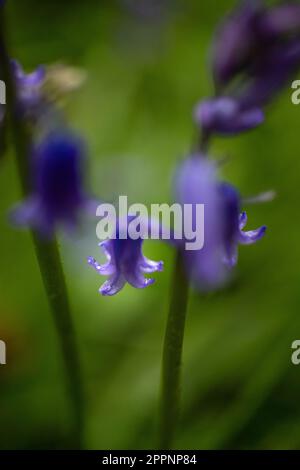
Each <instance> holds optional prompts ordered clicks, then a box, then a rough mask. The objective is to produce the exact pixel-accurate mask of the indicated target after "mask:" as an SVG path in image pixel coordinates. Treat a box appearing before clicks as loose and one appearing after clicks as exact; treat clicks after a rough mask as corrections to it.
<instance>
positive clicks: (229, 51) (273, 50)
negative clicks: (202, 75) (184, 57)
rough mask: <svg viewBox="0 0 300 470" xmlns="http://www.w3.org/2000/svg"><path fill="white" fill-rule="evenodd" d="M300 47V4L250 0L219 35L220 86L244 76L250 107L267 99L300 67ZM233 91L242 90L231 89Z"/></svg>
mask: <svg viewBox="0 0 300 470" xmlns="http://www.w3.org/2000/svg"><path fill="white" fill-rule="evenodd" d="M299 48H300V6H299V5H297V4H295V3H290V2H284V3H282V4H280V5H277V6H271V7H267V6H265V5H264V2H262V1H258V0H257V1H255V0H254V1H252V0H244V1H243V2H241V5H240V6H239V8H238V9H237V10H235V11H234V12H233V14H232V15H231V16H229V17H228V18H227V19H226V20H225V21H224V22H223V24H222V25H221V27H220V28H219V30H218V32H217V34H216V37H215V41H214V49H213V59H212V66H213V75H214V79H215V84H216V88H217V89H218V90H223V89H224V87H225V86H227V85H229V84H230V83H231V82H234V81H236V79H237V78H239V79H240V82H241V83H238V84H237V88H238V91H239V88H240V86H242V88H243V90H244V88H245V89H246V95H247V102H248V103H247V107H251V108H252V107H257V106H262V105H265V104H267V103H268V102H269V100H270V99H271V98H273V96H274V95H275V94H276V93H277V92H278V91H279V90H280V88H281V87H283V86H284V85H285V83H286V82H287V81H288V80H289V78H290V76H291V75H292V74H293V73H295V71H296V70H297V69H298V68H299V66H300V54H299ZM268 90H269V91H268ZM256 93H257V94H258V95H259V99H256ZM238 94H239V93H238ZM231 95H233V96H236V95H237V94H236V92H235V91H234V90H231ZM242 96H243V92H242ZM251 99H252V101H251Z"/></svg>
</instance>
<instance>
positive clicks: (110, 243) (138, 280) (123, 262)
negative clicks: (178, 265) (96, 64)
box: [88, 228, 163, 296]
mask: <svg viewBox="0 0 300 470" xmlns="http://www.w3.org/2000/svg"><path fill="white" fill-rule="evenodd" d="M142 246H143V239H142V238H139V239H136V240H133V239H131V238H129V236H128V238H127V239H122V238H121V237H120V229H119V228H117V229H116V237H115V238H114V239H108V240H105V241H104V242H101V243H100V247H101V248H102V250H103V252H104V254H105V255H106V257H107V263H106V264H103V265H99V264H98V263H97V261H96V260H95V259H94V258H92V257H89V258H88V263H89V264H90V265H91V266H92V267H93V268H94V269H95V270H96V271H97V272H98V274H100V275H102V276H108V277H109V278H108V280H107V281H106V282H105V283H104V284H103V285H102V286H101V287H100V289H99V292H100V293H101V294H102V295H108V296H111V295H115V294H117V293H118V292H119V291H120V290H121V289H122V288H123V287H124V285H125V284H126V282H128V283H129V284H130V285H132V286H133V287H136V288H137V289H143V288H145V287H148V286H149V285H151V284H153V283H154V282H155V279H153V278H145V276H144V275H145V274H148V273H154V272H156V271H162V270H163V262H162V261H159V262H156V261H151V260H149V259H148V258H146V257H145V256H144V255H143V252H142Z"/></svg>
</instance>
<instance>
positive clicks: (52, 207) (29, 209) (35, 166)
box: [12, 130, 91, 237]
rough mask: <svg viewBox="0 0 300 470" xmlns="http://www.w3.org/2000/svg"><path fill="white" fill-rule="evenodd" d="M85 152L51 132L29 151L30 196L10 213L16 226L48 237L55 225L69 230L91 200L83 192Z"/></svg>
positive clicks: (76, 141)
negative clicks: (36, 231)
mask: <svg viewBox="0 0 300 470" xmlns="http://www.w3.org/2000/svg"><path fill="white" fill-rule="evenodd" d="M84 156H85V150H84V145H83V142H82V140H81V139H80V138H79V137H78V136H77V135H74V134H71V133H70V132H68V131H62V130H59V131H52V132H50V133H49V134H47V135H46V136H45V137H44V138H43V139H42V140H41V142H40V143H39V144H38V145H37V146H36V148H35V149H34V150H33V155H32V157H33V158H32V160H33V161H32V170H33V171H32V173H33V178H32V180H33V181H32V183H33V192H32V194H31V196H30V197H29V198H28V199H27V200H26V201H25V202H24V203H22V204H21V205H20V206H18V207H17V208H16V209H15V210H14V211H13V213H12V218H13V221H14V222H15V223H16V224H18V225H21V226H22V225H23V226H31V227H32V228H34V229H37V230H38V231H39V232H40V233H41V234H42V235H44V236H46V237H51V236H52V235H53V232H54V230H55V229H56V227H57V226H58V225H59V224H62V225H64V226H65V228H67V229H68V230H73V229H74V228H75V227H76V225H77V223H78V218H79V213H80V210H81V209H87V208H88V207H89V204H91V200H90V199H89V198H88V197H87V195H86V193H85V191H84V188H83V170H84Z"/></svg>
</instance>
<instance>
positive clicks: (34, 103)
mask: <svg viewBox="0 0 300 470" xmlns="http://www.w3.org/2000/svg"><path fill="white" fill-rule="evenodd" d="M11 67H12V71H13V76H14V79H15V83H16V90H17V98H18V106H19V109H18V111H21V112H22V113H23V114H24V115H26V117H36V116H37V115H38V114H39V113H40V112H41V108H42V107H43V103H44V96H43V91H42V88H43V85H44V83H45V79H46V70H45V67H44V66H42V65H40V66H39V67H38V68H37V69H36V70H35V71H34V72H31V73H29V74H26V73H25V72H24V71H23V69H22V67H21V65H20V64H19V62H17V61H16V60H12V61H11Z"/></svg>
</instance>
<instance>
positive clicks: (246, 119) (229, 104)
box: [194, 96, 264, 135]
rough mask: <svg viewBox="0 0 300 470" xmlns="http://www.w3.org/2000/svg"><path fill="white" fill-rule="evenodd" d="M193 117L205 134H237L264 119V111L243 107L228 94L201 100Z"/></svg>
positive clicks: (257, 124)
mask: <svg viewBox="0 0 300 470" xmlns="http://www.w3.org/2000/svg"><path fill="white" fill-rule="evenodd" d="M194 117H195V121H196V123H197V124H198V125H200V126H201V128H202V130H203V131H204V133H205V134H206V135H210V134H212V133H215V134H221V135H233V134H238V133H240V132H243V131H247V130H250V129H254V128H255V127H257V126H259V125H260V124H261V123H262V122H263V121H264V113H263V111H262V110H261V109H260V108H258V107H252V108H247V107H245V106H244V107H243V106H242V105H241V103H240V102H239V101H238V100H237V99H235V98H232V97H229V96H223V97H220V98H218V97H217V98H212V99H207V100H203V101H201V102H200V103H199V104H198V105H197V107H196V109H195V115H194Z"/></svg>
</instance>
